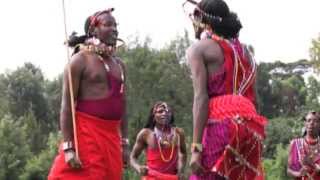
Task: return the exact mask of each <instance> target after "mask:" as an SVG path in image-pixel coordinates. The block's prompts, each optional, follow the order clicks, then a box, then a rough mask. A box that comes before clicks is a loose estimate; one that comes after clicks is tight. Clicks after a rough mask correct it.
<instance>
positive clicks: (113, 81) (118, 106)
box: [76, 72, 126, 120]
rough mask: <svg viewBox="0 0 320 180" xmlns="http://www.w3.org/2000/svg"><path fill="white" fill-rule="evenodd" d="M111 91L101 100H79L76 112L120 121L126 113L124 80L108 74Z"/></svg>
mask: <svg viewBox="0 0 320 180" xmlns="http://www.w3.org/2000/svg"><path fill="white" fill-rule="evenodd" d="M106 76H107V80H108V84H109V87H110V88H109V90H108V93H107V95H106V97H104V98H101V99H78V100H77V106H76V110H77V111H80V112H83V113H86V114H90V115H92V116H96V117H99V118H102V119H107V120H119V119H121V118H122V116H123V114H124V111H125V104H126V103H125V92H124V85H123V82H122V80H120V79H117V77H115V76H114V75H112V74H111V72H107V73H106Z"/></svg>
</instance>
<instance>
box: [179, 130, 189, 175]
mask: <svg viewBox="0 0 320 180" xmlns="http://www.w3.org/2000/svg"><path fill="white" fill-rule="evenodd" d="M177 132H178V135H179V146H180V147H179V150H180V151H179V160H178V175H182V174H183V172H184V168H185V166H186V161H187V146H186V141H185V135H184V131H183V129H181V128H177Z"/></svg>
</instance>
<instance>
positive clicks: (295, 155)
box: [288, 138, 320, 180]
mask: <svg viewBox="0 0 320 180" xmlns="http://www.w3.org/2000/svg"><path fill="white" fill-rule="evenodd" d="M310 146H311V145H310V144H308V143H307V142H306V140H305V138H296V139H293V140H292V141H291V143H290V149H289V157H288V159H289V161H288V167H289V168H290V169H291V170H293V171H300V170H301V168H302V167H303V166H304V168H307V173H306V175H305V176H303V177H299V178H295V179H296V180H308V179H311V178H310V177H312V179H313V180H320V174H319V173H317V172H316V171H315V165H320V153H319V152H318V153H315V152H312V151H310V150H311V148H310ZM312 146H313V147H315V146H318V147H317V148H316V149H318V148H319V142H316V144H312ZM311 153H315V154H313V155H311ZM306 156H309V157H310V158H311V159H312V160H311V161H312V164H309V165H306V164H302V162H303V159H304V158H305V157H306ZM311 165H312V166H311Z"/></svg>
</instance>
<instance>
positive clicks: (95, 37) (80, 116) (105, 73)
mask: <svg viewBox="0 0 320 180" xmlns="http://www.w3.org/2000/svg"><path fill="white" fill-rule="evenodd" d="M112 11H113V9H108V10H104V11H99V12H96V13H95V14H93V15H92V16H90V17H89V18H88V19H87V20H86V22H85V33H86V34H85V35H84V36H76V35H75V34H73V35H71V37H70V40H69V42H68V44H69V46H70V47H73V48H74V53H73V56H72V59H71V62H70V64H69V65H68V66H70V68H69V67H68V66H67V68H66V69H65V72H64V82H63V95H62V105H61V113H60V126H61V131H62V134H63V143H62V146H61V147H60V150H59V154H58V156H57V157H56V159H55V161H54V163H53V166H52V168H51V171H50V173H49V177H48V179H50V180H53V179H68V180H70V179H77V180H78V179H86V180H87V179H95V180H96V179H101V180H102V179H108V180H120V179H121V176H122V167H123V166H126V165H127V162H128V161H127V160H128V157H129V156H128V154H129V151H128V139H127V120H126V118H125V114H126V113H125V111H126V108H125V104H126V103H125V100H126V98H125V91H124V90H125V89H124V83H125V67H124V64H123V62H122V61H121V59H119V58H118V57H116V56H115V55H114V51H115V46H116V42H117V39H118V38H117V36H118V31H117V23H116V20H115V18H114V17H113V16H112V14H111V12H112ZM69 70H71V77H72V86H73V94H74V102H75V105H76V130H77V139H78V151H79V158H80V160H81V162H80V161H79V159H77V158H76V154H75V146H74V136H75V134H73V123H72V115H71V114H72V113H71V106H70V93H69V84H68V71H69ZM119 130H120V131H119Z"/></svg>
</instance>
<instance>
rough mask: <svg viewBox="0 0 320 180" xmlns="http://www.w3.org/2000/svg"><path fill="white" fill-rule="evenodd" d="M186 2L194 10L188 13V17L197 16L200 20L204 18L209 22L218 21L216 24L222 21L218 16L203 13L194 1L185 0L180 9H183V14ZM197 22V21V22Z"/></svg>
mask: <svg viewBox="0 0 320 180" xmlns="http://www.w3.org/2000/svg"><path fill="white" fill-rule="evenodd" d="M188 2H189V3H191V4H192V5H194V6H195V9H194V11H193V13H189V17H192V16H198V17H201V18H202V17H205V18H207V19H211V20H213V21H218V22H221V21H222V17H220V16H214V15H211V14H209V13H206V12H204V11H203V10H202V9H200V7H199V3H197V2H196V1H194V0H186V1H185V2H184V3H183V4H182V7H183V9H184V11H185V12H186V10H185V5H186V4H187V3H188ZM192 21H197V20H195V19H192ZM198 21H199V20H198Z"/></svg>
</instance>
